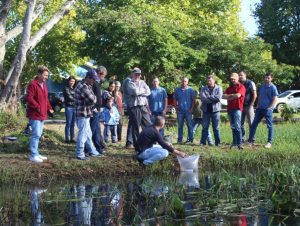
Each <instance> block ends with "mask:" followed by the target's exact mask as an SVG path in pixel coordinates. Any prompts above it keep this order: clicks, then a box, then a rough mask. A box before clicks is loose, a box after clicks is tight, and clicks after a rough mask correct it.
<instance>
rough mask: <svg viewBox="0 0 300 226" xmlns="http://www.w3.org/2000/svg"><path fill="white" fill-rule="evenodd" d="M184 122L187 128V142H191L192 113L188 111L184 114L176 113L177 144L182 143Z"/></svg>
mask: <svg viewBox="0 0 300 226" xmlns="http://www.w3.org/2000/svg"><path fill="white" fill-rule="evenodd" d="M184 120H185V121H186V125H187V127H188V141H192V140H193V127H192V113H191V112H189V111H186V112H177V122H178V139H177V141H178V142H182V138H183V123H184Z"/></svg>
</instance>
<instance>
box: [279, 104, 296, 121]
mask: <svg viewBox="0 0 300 226" xmlns="http://www.w3.org/2000/svg"><path fill="white" fill-rule="evenodd" d="M294 113H297V110H296V109H295V108H292V107H290V106H288V105H286V104H285V105H284V107H283V109H282V111H281V113H280V117H281V118H282V119H283V120H284V121H290V120H291V119H292V118H293V114H294Z"/></svg>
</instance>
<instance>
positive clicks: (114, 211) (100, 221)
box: [96, 184, 123, 225]
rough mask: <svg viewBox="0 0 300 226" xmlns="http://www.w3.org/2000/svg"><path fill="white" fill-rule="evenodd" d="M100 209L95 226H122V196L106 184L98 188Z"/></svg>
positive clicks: (114, 188)
mask: <svg viewBox="0 0 300 226" xmlns="http://www.w3.org/2000/svg"><path fill="white" fill-rule="evenodd" d="M99 193H100V198H99V200H100V204H99V206H100V209H99V216H98V217H97V220H96V225H122V218H123V196H122V193H121V192H120V191H119V190H118V189H117V188H116V187H111V186H110V185H108V184H105V185H101V186H99Z"/></svg>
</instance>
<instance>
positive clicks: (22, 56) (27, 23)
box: [0, 0, 36, 110]
mask: <svg viewBox="0 0 300 226" xmlns="http://www.w3.org/2000/svg"><path fill="white" fill-rule="evenodd" d="M35 4H36V0H28V1H27V9H26V14H25V20H24V28H23V34H22V38H21V42H20V45H19V49H18V53H17V55H16V57H15V59H14V64H13V65H14V67H13V69H11V70H10V72H9V74H13V75H14V76H11V77H10V79H9V80H8V81H7V83H6V85H5V87H4V89H3V91H2V93H1V97H0V110H3V109H4V108H6V107H11V108H13V110H15V108H16V106H13V105H14V104H15V102H16V87H17V85H18V81H19V77H20V75H21V72H22V69H23V66H24V64H25V62H26V53H27V50H28V43H29V40H30V33H31V25H32V18H33V17H32V14H33V12H34V7H35ZM10 102H11V103H12V106H7V104H8V103H10Z"/></svg>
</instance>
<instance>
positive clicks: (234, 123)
mask: <svg viewBox="0 0 300 226" xmlns="http://www.w3.org/2000/svg"><path fill="white" fill-rule="evenodd" d="M245 94H246V88H245V86H244V85H243V84H242V83H240V82H239V75H238V74H237V73H232V74H231V75H230V86H229V87H228V88H227V89H226V91H225V93H224V94H223V98H224V99H227V101H228V105H227V111H228V116H229V121H230V126H231V129H232V145H231V147H237V148H238V149H243V147H242V146H241V145H242V127H241V116H242V111H243V105H244V99H245Z"/></svg>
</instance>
